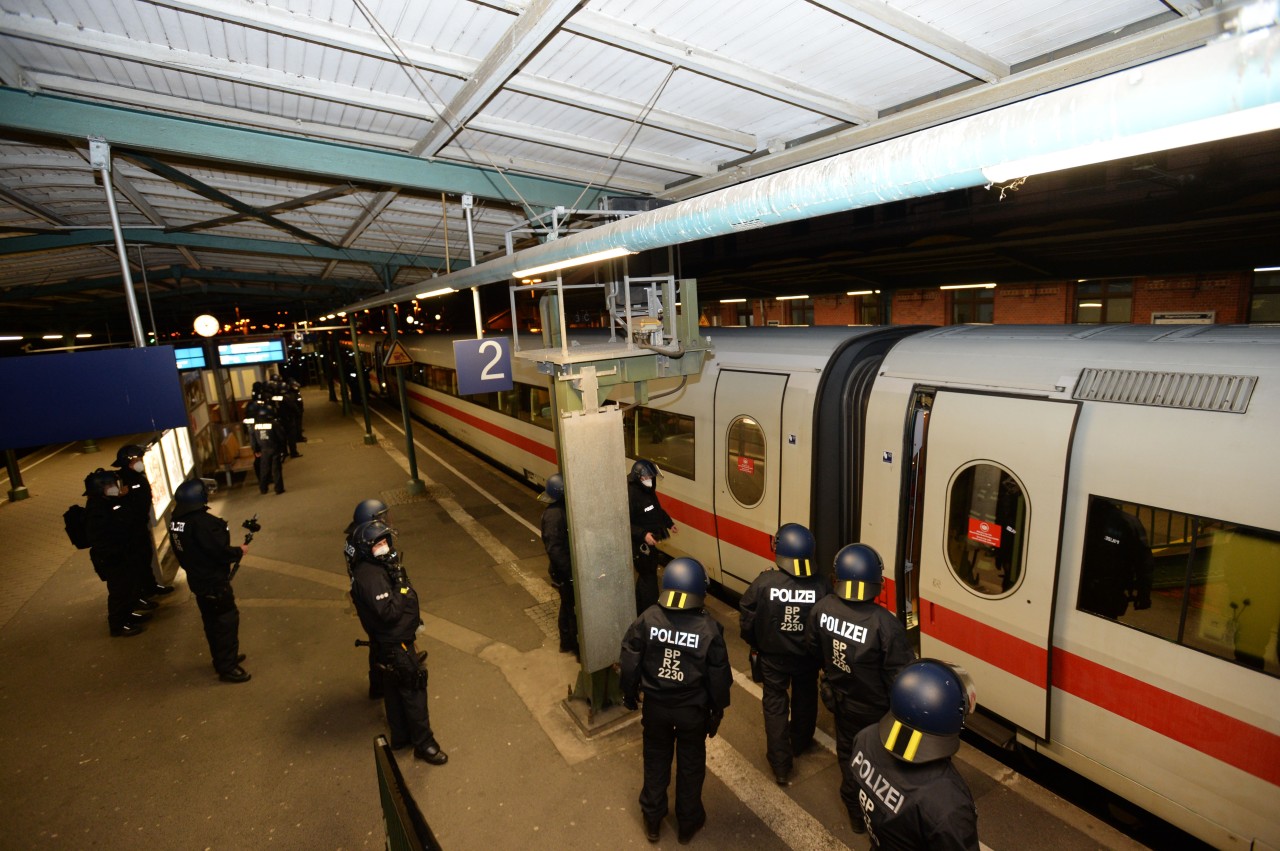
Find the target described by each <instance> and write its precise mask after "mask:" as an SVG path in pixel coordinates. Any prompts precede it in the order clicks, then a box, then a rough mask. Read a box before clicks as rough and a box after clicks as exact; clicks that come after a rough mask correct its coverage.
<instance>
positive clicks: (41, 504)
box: [0, 389, 1143, 851]
mask: <svg viewBox="0 0 1280 851" xmlns="http://www.w3.org/2000/svg"><path fill="white" fill-rule="evenodd" d="M304 397H305V401H306V433H307V437H308V442H307V443H305V444H301V445H300V447H299V448H300V451H301V452H302V453H303V457H301V458H297V459H291V460H289V461H288V462H287V463H286V465H285V469H284V478H285V485H286V492H285V493H283V494H275V493H268V494H265V495H264V494H259V493H258V491H257V487H256V482H255V481H254V480H253V477H252V473H249V474H248V476H249V480H248V481H247V482H245V481H236V482H234V483H233V485H232V486H231V487H229V488H228V487H226V486H225V484H224V485H223V487H221V488H220V489H219V492H218V493H217V494H216V495H215V496H214V497H213V498H212V499H211V501H210V506H211V510H212V512H213V513H214V514H216V515H218V516H220V517H222V518H224V519H226V520H227V521H228V522H229V523H230V525H231V527H232V532H233V540H235V541H238V540H240V538H239V537H238V534H239V533H240V523H241V521H242V520H244V519H245V518H248V517H249V516H251V515H253V514H255V513H256V514H257V515H258V519H259V522H260V523H261V525H262V531H261V532H260V533H258V534H257V535H256V536H255V539H254V541H253V543H252V545H251V547H250V549H249V553H248V555H247V556H246V558H245V560H244V562H243V565H242V567H241V570H240V572H239V574H238V575H237V577H236V579H235V591H236V597H237V602H238V605H239V608H240V612H241V625H240V649H241V652H243V653H245V654H247V657H248V658H247V659H246V661H245V662H244V667H245V669H246V670H248V671H249V672H250V673H251V674H252V677H253V678H252V680H251V681H249V682H247V683H244V684H238V685H237V684H228V683H222V682H220V681H219V680H218V678H217V677H216V675H215V674H214V672H213V669H212V666H211V664H210V660H209V652H208V648H207V645H206V643H205V638H204V634H203V632H202V629H201V622H200V614H199V611H198V610H197V607H196V601H195V599H194V598H193V597H192V595H191V593H190V592H189V590H188V588H187V585H186V581H185V575H184V574H183V573H182V572H181V571H178V573H177V574H176V576H172V577H166V579H168V580H170V581H171V582H172V584H174V585H175V586H176V590H175V592H174V593H172V594H170V595H168V596H167V597H163V598H157V600H158V601H159V602H160V604H161V605H160V608H159V609H157V610H156V612H155V613H154V614H155V617H154V619H153V620H152V621H151V622H150V623H149V624H147V627H148V628H147V631H146V632H145V633H144V634H142V635H140V636H137V637H133V638H127V639H125V638H111V637H109V636H108V631H107V624H106V590H105V586H104V585H103V584H102V583H101V582H100V581H99V580H98V578H97V576H96V575H95V574H94V572H93V569H92V567H91V565H90V562H89V557H88V551H77V550H75V549H74V548H73V547H72V545H71V544H70V543H69V542H68V541H67V539H66V536H65V534H64V533H63V528H62V520H61V514H62V512H63V511H64V510H65V508H66V507H67V506H68V505H70V504H72V503H75V502H83V498H82V496H81V492H82V490H83V486H82V485H83V479H84V476H85V475H86V474H87V473H88V472H90V471H92V470H93V469H95V468H96V467H99V466H103V467H109V466H110V462H111V461H112V460H113V459H114V457H115V451H116V448H117V447H118V446H119V445H120V444H122V443H124V442H127V441H126V439H125V438H118V439H115V440H100V441H99V448H100V451H98V452H97V453H94V454H88V455H86V454H83V453H82V452H81V451H80V445H79V444H74V445H69V446H65V447H61V448H59V447H49V448H48V449H46V450H45V451H42V452H38V453H35V454H33V455H31V456H29V457H28V458H27V459H24V464H23V476H24V480H25V484H26V486H27V488H28V489H29V491H30V495H31V496H30V498H29V499H26V500H23V501H21V502H17V503H9V502H5V503H3V504H0V540H2V541H3V542H4V549H5V553H4V558H3V560H2V561H0V576H2V577H3V581H2V582H0V670H2V671H3V674H2V675H0V676H2V680H0V765H2V766H3V771H2V773H0V797H2V798H3V800H4V801H5V803H6V806H5V807H3V808H2V810H0V836H3V837H5V839H4V840H3V842H0V845H3V846H4V847H8V848H24V849H86V848H104V849H121V848H140V847H146V848H152V849H190V848H205V849H250V848H252V849H262V848H280V849H295V848H296V849H303V848H305V849H318V848H324V849H364V848H367V849H376V848H383V847H384V846H385V841H386V840H385V834H384V827H383V820H382V811H381V807H380V803H379V796H378V785H377V779H376V775H375V767H374V758H373V742H374V738H375V737H376V736H377V735H379V734H385V732H386V729H387V728H386V723H385V720H384V718H383V711H382V705H381V702H380V701H371V700H369V699H368V698H367V694H366V691H367V687H368V682H367V677H366V663H367V656H366V653H365V651H364V650H363V649H356V648H355V647H354V646H353V644H354V639H356V638H363V637H364V636H363V632H362V630H361V628H360V624H359V621H358V620H357V618H356V615H355V611H354V608H353V607H352V604H351V602H350V599H349V597H348V595H347V589H348V581H347V576H346V569H345V565H344V561H343V557H342V544H343V534H342V533H343V530H344V528H345V527H346V525H347V523H348V521H349V520H350V517H351V512H352V509H353V508H354V506H355V505H356V503H358V502H359V501H360V500H362V499H365V498H368V497H379V498H381V499H382V500H383V501H385V502H387V503H388V504H389V505H390V506H391V513H392V522H393V525H394V526H395V527H396V528H397V529H398V530H399V532H400V539H399V546H400V549H401V551H402V553H403V555H404V565H405V567H406V569H407V571H408V573H409V576H410V577H411V579H412V581H413V583H414V586H415V588H416V589H417V591H418V594H419V598H420V600H421V602H422V607H423V618H424V621H425V624H424V626H423V628H422V630H421V632H420V638H419V645H418V646H419V649H420V650H422V649H425V650H427V651H428V652H429V654H430V656H429V659H428V668H429V671H430V681H429V685H428V694H429V700H430V704H429V705H430V711H431V720H432V726H433V727H434V728H435V732H436V736H437V738H438V740H439V742H440V745H441V747H442V748H443V749H444V750H445V751H446V752H447V753H448V755H449V762H448V764H447V765H444V766H440V767H435V766H429V765H427V764H426V763H423V762H419V761H416V760H414V759H413V758H412V755H411V754H412V752H411V751H400V752H398V753H397V757H398V760H399V764H400V767H401V770H402V771H403V773H404V776H405V779H406V782H407V784H408V786H409V789H410V791H411V792H412V794H413V796H414V798H415V800H416V801H417V804H418V806H419V807H420V809H421V810H422V813H423V815H424V816H425V817H426V820H427V822H428V823H429V824H430V826H431V828H432V830H433V832H434V833H435V836H436V838H437V839H438V840H439V842H440V844H441V846H442V847H443V848H445V849H560V850H562V849H596V848H598V849H625V848H648V847H652V846H650V844H649V843H648V842H647V841H646V840H645V835H644V827H643V823H642V819H641V816H640V812H639V807H638V804H637V800H636V799H637V796H638V794H639V790H640V783H641V747H640V738H641V736H640V726H639V724H638V723H628V722H627V721H625V720H624V721H621V722H620V723H617V724H616V725H614V726H613V727H612V728H611V730H610V731H609V732H608V733H603V734H599V735H591V736H588V735H586V734H585V733H584V732H583V730H582V729H581V727H580V725H579V723H578V722H577V720H575V714H574V713H573V712H571V711H569V710H568V709H567V708H566V705H565V701H566V697H567V695H568V691H569V688H570V687H571V686H572V684H573V683H574V681H575V679H576V676H577V663H576V662H575V660H574V658H573V657H572V656H570V655H566V654H562V653H559V652H558V642H557V639H556V636H555V613H556V608H557V605H558V597H557V595H556V593H555V591H554V589H552V588H551V587H550V585H549V584H548V582H547V579H546V557H545V555H544V554H543V549H542V545H541V541H540V539H539V536H538V519H539V517H540V514H541V508H542V506H541V504H540V503H538V502H537V501H536V499H535V496H536V494H534V493H533V492H532V491H531V490H529V489H528V488H527V487H525V486H523V485H522V484H520V483H518V482H516V481H514V480H512V479H510V478H509V477H507V476H505V475H504V474H502V473H500V472H498V471H495V470H494V469H493V468H491V467H490V466H488V465H487V464H485V463H484V462H482V461H480V460H478V459H476V458H475V457H474V456H472V455H470V454H469V453H467V452H466V451H464V450H462V449H461V448H459V447H457V446H455V445H454V444H452V443H450V442H449V441H447V440H445V439H443V438H441V437H440V436H438V435H436V434H435V433H433V432H431V431H429V430H428V429H427V428H426V427H425V426H422V425H420V424H416V425H415V438H416V441H417V445H418V450H417V460H418V465H419V475H420V478H421V479H422V480H423V481H424V482H425V483H426V485H427V487H426V493H425V494H421V495H411V494H410V493H409V492H408V489H407V488H406V483H407V481H408V479H409V473H408V463H407V461H406V460H405V455H404V450H405V444H404V439H403V436H402V434H401V433H400V431H399V425H400V418H399V415H398V413H396V414H389V415H383V414H379V413H377V411H376V410H375V411H374V415H373V417H372V420H373V430H374V432H375V434H376V435H377V436H378V437H379V440H378V441H377V442H376V443H374V444H372V445H370V444H366V443H365V441H364V439H363V438H364V423H363V419H362V418H361V416H360V411H359V409H358V408H357V409H356V413H355V415H354V416H352V417H343V416H342V413H341V408H340V406H339V405H337V404H335V403H332V402H330V401H329V400H328V398H327V396H325V395H324V394H323V393H321V392H320V391H318V390H313V389H312V390H308V391H306V392H305V396H304ZM6 489H7V484H6ZM708 606H709V608H710V610H711V611H712V613H713V614H714V615H715V617H716V618H717V619H718V620H720V622H721V623H722V624H724V625H725V632H726V638H727V639H728V641H729V650H730V659H731V661H732V663H733V665H734V669H735V686H734V689H733V696H732V705H731V707H730V708H729V710H728V713H727V714H726V717H725V721H724V723H723V725H722V727H721V730H720V734H719V735H718V736H717V737H716V738H714V739H711V740H709V742H708V776H707V783H706V787H705V790H704V801H705V804H706V808H707V812H708V821H707V826H706V828H705V829H704V830H703V831H702V832H700V833H699V834H698V835H697V836H696V837H695V838H694V839H693V841H692V842H691V843H690V845H691V846H698V847H702V848H708V849H744V848H750V849H765V850H766V851H768V850H769V849H785V848H802V849H842V848H849V849H865V848H867V847H868V844H867V840H866V838H865V837H863V836H856V835H854V834H853V833H852V832H851V831H850V829H849V826H848V823H847V819H846V817H845V813H844V808H843V806H842V804H841V803H840V800H839V796H838V793H837V790H838V787H839V783H840V776H839V769H838V767H837V765H836V761H835V756H834V740H833V726H832V722H831V716H830V715H829V714H828V713H827V712H826V711H825V710H821V711H820V716H819V729H820V733H819V741H818V744H819V747H815V748H813V749H812V750H811V751H810V752H809V753H807V754H805V755H803V756H801V757H799V758H798V759H797V762H796V770H795V775H794V778H793V785H792V786H790V787H788V788H785V789H784V788H780V787H778V786H777V785H776V784H775V783H774V781H773V777H772V774H771V772H770V771H769V769H768V764H767V762H766V761H765V753H764V751H765V748H764V732H763V726H762V721H761V710H760V692H759V687H758V686H756V685H754V684H753V683H751V681H750V678H749V676H748V675H747V673H746V672H747V649H746V646H745V645H744V644H743V643H742V642H741V641H740V640H739V639H738V636H737V632H738V630H737V613H736V611H735V610H734V609H733V608H732V607H731V606H730V605H728V604H726V603H724V602H723V601H720V600H716V599H712V600H711V601H710V602H709V604H708ZM633 717H634V716H633ZM634 720H638V718H635V719H634ZM957 764H958V766H959V768H960V770H961V772H962V773H963V775H964V776H965V778H966V780H967V781H968V783H969V785H970V788H971V789H972V791H973V794H974V797H975V799H976V801H977V806H978V814H979V822H978V826H979V833H980V836H981V838H982V841H983V845H984V847H986V848H989V849H994V851H1012V849H1025V848H1055V849H1095V848H1117V849H1127V848H1141V847H1143V846H1141V845H1139V844H1137V843H1135V842H1133V841H1132V840H1130V839H1128V838H1127V837H1125V836H1124V835H1122V834H1120V833H1117V832H1116V831H1115V830H1113V829H1112V828H1110V827H1108V826H1107V825H1105V824H1103V823H1102V822H1099V821H1097V820H1096V819H1093V818H1091V817H1089V816H1087V815H1084V814H1082V813H1081V812H1080V811H1078V810H1076V809H1075V808H1074V807H1071V806H1069V805H1067V804H1066V803H1064V802H1063V801H1061V800H1060V799H1057V798H1056V797H1054V796H1052V795H1050V794H1049V793H1047V792H1045V791H1044V790H1043V789H1041V788H1040V787H1038V786H1035V784H1033V783H1031V782H1030V781H1027V780H1025V779H1024V778H1022V777H1021V776H1019V775H1017V774H1014V773H1013V772H1011V771H1009V770H1008V769H1006V768H1005V767H1004V766H1002V765H1000V764H999V763H997V762H995V761H993V760H991V759H990V758H988V757H987V756H985V755H984V754H983V753H981V752H980V751H977V750H975V749H973V748H970V747H968V746H967V745H966V746H964V747H963V748H962V750H961V752H960V754H959V755H958V759H957ZM673 794H674V790H673ZM675 846H676V826H675V821H674V816H669V817H668V820H667V823H666V824H665V825H664V826H663V833H662V838H661V840H660V842H659V843H658V846H657V847H660V848H674V847H675Z"/></svg>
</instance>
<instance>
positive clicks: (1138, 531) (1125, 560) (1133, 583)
mask: <svg viewBox="0 0 1280 851" xmlns="http://www.w3.org/2000/svg"><path fill="white" fill-rule="evenodd" d="M1154 573H1155V561H1154V559H1153V558H1152V556H1151V545H1150V544H1149V543H1148V542H1147V530H1146V529H1144V528H1143V526H1142V523H1141V521H1139V520H1138V518H1137V517H1135V516H1133V515H1132V514H1130V513H1128V512H1127V511H1124V510H1123V509H1121V508H1120V506H1118V505H1117V504H1116V503H1114V502H1112V501H1111V500H1109V499H1106V498H1105V497H1100V496H1095V497H1091V498H1090V500H1089V522H1088V526H1087V527H1086V529H1085V536H1084V558H1083V559H1082V560H1081V562H1080V596H1079V599H1078V602H1077V605H1078V606H1079V607H1080V608H1081V609H1084V610H1085V611H1087V612H1093V613H1094V614H1098V615H1102V616H1103V617H1107V618H1112V619H1115V618H1120V617H1123V616H1124V614H1125V612H1126V611H1127V610H1128V608H1129V603H1131V602H1132V603H1133V607H1134V609H1149V608H1151V580H1152V576H1153V574H1154Z"/></svg>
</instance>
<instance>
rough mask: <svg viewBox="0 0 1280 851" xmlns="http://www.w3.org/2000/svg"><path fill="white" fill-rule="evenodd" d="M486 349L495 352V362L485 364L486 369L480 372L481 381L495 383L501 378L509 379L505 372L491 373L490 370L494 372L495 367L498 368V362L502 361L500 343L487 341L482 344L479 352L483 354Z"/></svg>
mask: <svg viewBox="0 0 1280 851" xmlns="http://www.w3.org/2000/svg"><path fill="white" fill-rule="evenodd" d="M485 349H492V350H493V360H491V361H489V362H488V363H487V364H485V365H484V369H482V370H480V380H481V381H495V380H497V379H499V378H506V377H507V374H506V373H505V372H491V371H490V370H492V369H493V368H494V367H495V366H497V365H498V361H499V360H501V359H502V346H499V345H498V341H497V340H485V341H484V342H483V343H481V344H480V348H479V349H478V351H480V352H481V353H483V352H484V350H485Z"/></svg>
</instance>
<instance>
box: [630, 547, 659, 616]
mask: <svg viewBox="0 0 1280 851" xmlns="http://www.w3.org/2000/svg"><path fill="white" fill-rule="evenodd" d="M635 566H636V614H637V615H638V614H640V613H641V612H643V611H644V610H645V609H647V608H649V607H650V606H652V605H653V604H654V603H656V602H658V553H657V551H656V550H653V549H651V550H650V551H649V552H647V553H639V552H638V553H636V556H635Z"/></svg>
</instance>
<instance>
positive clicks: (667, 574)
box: [658, 558, 710, 609]
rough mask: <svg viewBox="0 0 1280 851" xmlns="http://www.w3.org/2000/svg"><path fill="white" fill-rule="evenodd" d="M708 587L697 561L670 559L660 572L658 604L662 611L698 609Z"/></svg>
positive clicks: (705, 575)
mask: <svg viewBox="0 0 1280 851" xmlns="http://www.w3.org/2000/svg"><path fill="white" fill-rule="evenodd" d="M709 585H710V583H709V582H708V581H707V572H706V571H705V570H703V568H702V563H701V562H699V561H698V560H697V559H692V558H677V559H672V560H671V562H670V563H669V564H668V565H667V566H666V567H665V568H663V571H662V593H661V594H659V595H658V602H659V603H660V604H661V605H662V607H663V608H664V609H700V608H702V604H703V602H704V601H705V600H706V597H707V587H708V586H709Z"/></svg>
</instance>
